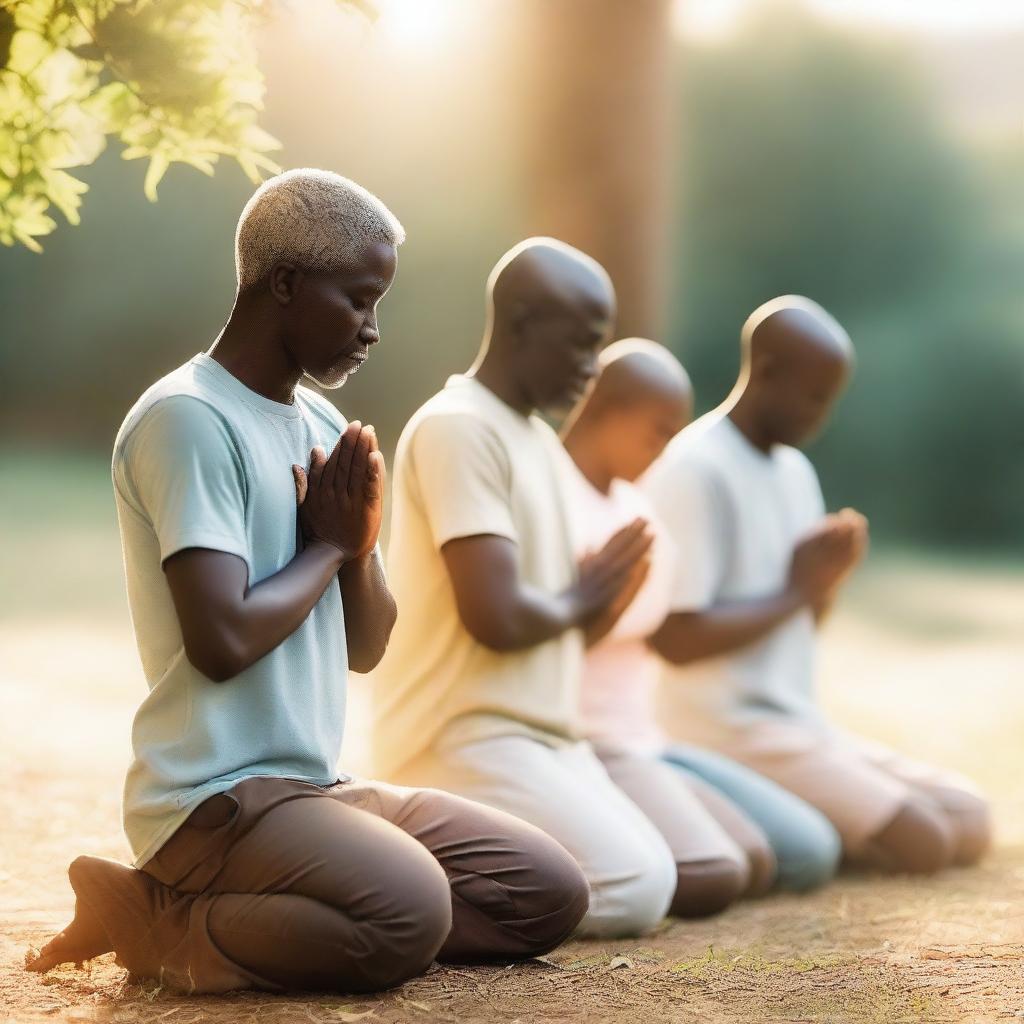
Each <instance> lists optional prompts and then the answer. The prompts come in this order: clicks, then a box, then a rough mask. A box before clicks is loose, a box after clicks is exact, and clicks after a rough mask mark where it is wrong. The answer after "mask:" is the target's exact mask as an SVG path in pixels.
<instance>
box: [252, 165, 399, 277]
mask: <svg viewBox="0 0 1024 1024" xmlns="http://www.w3.org/2000/svg"><path fill="white" fill-rule="evenodd" d="M404 241H405V228H403V227H402V225H401V223H400V222H399V220H398V218H397V217H396V216H395V215H394V214H393V213H392V212H391V211H390V210H389V209H388V208H387V207H386V206H385V205H384V204H383V203H382V202H381V201H380V200H379V199H378V198H377V197H376V196H375V195H374V194H373V193H372V192H368V191H367V190H366V189H365V188H363V187H362V186H361V185H357V184H356V183H355V182H354V181H350V180H349V179H348V178H343V177H342V176H341V175H340V174H335V173H334V172H333V171H320V170H316V169H314V168H311V167H301V168H297V169H296V170H293V171H285V172H284V174H278V175H276V176H275V177H273V178H269V179H268V180H267V181H265V182H264V183H263V184H262V185H260V187H259V188H258V189H256V191H255V192H254V193H253V195H252V198H251V199H250V200H249V202H247V203H246V204H245V209H244V210H242V215H241V216H240V217H239V218H238V227H237V229H236V231H235V273H236V275H237V277H238V290H239V291H245V289H247V288H251V287H252V286H253V285H254V284H256V283H258V282H259V281H261V280H262V279H263V277H264V275H266V273H267V272H268V271H269V270H270V268H271V267H272V266H273V265H274V264H275V263H277V262H280V261H286V262H290V263H294V264H295V265H296V266H297V267H300V268H301V269H303V270H309V271H324V270H334V269H340V268H342V267H345V266H347V265H349V264H350V263H351V262H352V259H353V257H356V256H357V255H358V252H359V249H360V248H361V247H362V246H364V245H366V244H367V243H372V242H383V243H385V244H387V245H394V246H399V245H401V244H402V242H404Z"/></svg>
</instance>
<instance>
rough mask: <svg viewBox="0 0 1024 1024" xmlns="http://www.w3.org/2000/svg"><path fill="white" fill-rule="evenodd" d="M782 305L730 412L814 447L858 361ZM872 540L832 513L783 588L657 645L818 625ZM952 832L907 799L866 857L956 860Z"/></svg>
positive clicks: (903, 866)
mask: <svg viewBox="0 0 1024 1024" xmlns="http://www.w3.org/2000/svg"><path fill="white" fill-rule="evenodd" d="M780 306H781V308H777V309H776V310H775V311H774V312H772V313H771V314H770V315H768V316H767V317H766V318H765V319H763V320H761V321H760V322H759V323H758V324H757V325H756V327H754V328H753V330H752V332H751V333H750V334H749V336H748V337H747V338H746V339H745V341H746V351H745V353H744V366H743V371H742V372H741V375H740V379H739V381H738V383H737V386H736V389H735V391H734V392H733V395H732V397H731V399H730V408H729V412H728V414H729V416H730V418H731V419H732V421H733V423H735V424H736V426H737V427H738V428H739V430H740V431H741V432H742V433H743V435H744V436H745V437H746V438H747V440H748V441H750V443H751V444H752V445H754V447H755V448H758V449H759V450H760V451H762V452H764V453H765V454H766V455H767V454H768V453H770V452H771V449H772V447H773V446H774V445H776V444H788V445H793V446H797V447H799V446H800V445H803V444H806V443H807V442H808V441H809V440H810V439H811V438H812V437H813V436H814V435H815V434H816V433H817V432H818V431H819V430H820V429H821V427H822V425H823V424H824V422H825V420H826V419H827V417H828V414H829V412H830V411H831V409H832V408H833V406H834V405H835V402H836V401H837V399H838V398H839V395H840V394H841V393H842V390H843V388H844V387H845V385H846V382H847V380H848V378H849V376H850V372H851V370H852V364H853V353H852V350H851V349H850V347H849V341H848V340H847V339H846V338H845V336H843V335H841V334H839V333H837V332H836V330H835V327H834V325H833V324H832V323H830V321H829V319H828V318H827V317H824V316H821V315H819V314H818V313H817V311H816V310H815V309H814V308H813V307H812V308H807V307H806V306H805V305H804V304H803V303H800V302H796V303H787V302H785V301H783V302H782V303H781V304H780ZM867 544H868V525H867V520H866V519H865V518H864V516H862V515H861V514H860V513H859V512H856V511H854V510H853V509H843V510H842V511H841V512H839V513H837V514H835V515H830V516H826V517H825V519H824V520H823V522H822V523H821V524H820V525H819V527H818V529H817V530H815V531H814V533H813V534H811V535H810V536H809V537H807V538H806V539H805V540H803V541H802V542H801V543H800V544H798V545H797V546H796V548H795V550H794V551H793V558H792V563H791V567H790V573H789V580H788V582H787V585H786V586H785V587H784V588H783V590H782V591H781V592H780V593H777V594H768V595H766V596H765V597H763V598H758V599H755V600H751V601H743V602H736V603H734V604H720V605H716V606H714V607H713V608H710V609H707V610H706V611H702V612H688V613H675V614H673V615H670V616H669V617H668V619H667V620H666V621H665V623H664V625H663V626H662V627H661V629H660V630H659V631H658V632H657V633H656V634H655V636H654V637H653V638H652V641H651V642H652V645H653V646H654V648H655V649H656V650H657V651H658V652H659V653H660V654H661V655H662V656H663V657H665V658H666V659H668V660H669V661H673V662H676V663H677V664H680V663H685V662H690V661H696V660H698V659H699V658H706V657H711V656H714V655H716V654H725V653H728V652H729V651H734V650H737V649H739V648H742V647H745V646H746V645H748V644H750V643H753V642H754V641H756V640H759V639H760V638H761V637H763V636H765V635H766V634H768V633H769V632H770V631H771V630H773V629H774V628H775V627H776V626H778V625H780V624H781V623H782V622H785V621H786V620H787V619H788V618H789V617H790V616H792V615H794V614H795V613H796V612H798V611H800V610H801V609H803V608H809V609H810V610H811V611H812V612H813V613H814V615H815V618H816V619H817V620H818V621H819V622H820V621H821V619H822V618H823V617H824V615H825V614H826V613H827V611H828V609H829V608H830V607H831V605H832V602H833V601H834V600H835V597H836V594H837V593H838V591H839V589H840V587H841V585H842V583H843V581H844V580H845V579H846V578H847V577H848V576H849V575H850V573H851V572H852V571H853V570H854V569H855V568H856V566H857V565H858V563H859V562H860V561H861V559H862V558H863V557H864V554H865V552H866V550H867ZM949 832H950V825H949V823H948V822H947V821H945V820H944V819H943V816H942V814H941V812H940V811H939V810H938V809H937V808H935V807H933V806H930V805H925V804H922V803H920V802H915V801H908V802H907V803H905V804H904V805H903V806H902V807H900V809H899V810H898V811H897V812H896V814H895V816H894V817H893V818H892V819H891V820H890V821H889V822H888V823H887V824H886V825H885V826H884V827H883V828H881V829H880V830H879V831H878V832H877V833H876V834H875V835H874V836H873V837H871V839H870V840H869V842H868V843H867V847H866V850H865V851H864V856H865V857H866V858H867V859H868V861H869V862H873V863H875V864H877V865H878V866H880V867H883V868H885V869H889V870H891V869H895V870H902V871H908V872H913V873H921V874H927V873H930V872H933V871H936V870H938V869H940V868H942V867H945V866H947V865H948V864H949V863H950V862H951V861H952V859H953V857H954V855H955V853H954V851H955V844H954V842H953V841H952V839H950V837H949ZM937 837H941V841H939V840H938V839H937Z"/></svg>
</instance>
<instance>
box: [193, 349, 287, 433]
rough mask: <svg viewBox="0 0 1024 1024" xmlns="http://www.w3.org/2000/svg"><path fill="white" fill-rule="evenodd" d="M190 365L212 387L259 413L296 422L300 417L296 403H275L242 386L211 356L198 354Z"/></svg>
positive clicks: (202, 353) (203, 353)
mask: <svg viewBox="0 0 1024 1024" xmlns="http://www.w3.org/2000/svg"><path fill="white" fill-rule="evenodd" d="M192 364H193V365H194V366H198V367H200V368H202V370H203V371H204V372H205V373H206V374H207V375H208V376H209V377H210V378H211V379H212V381H213V383H214V385H215V386H216V387H217V388H219V389H220V390H221V391H223V392H225V393H226V394H229V395H231V396H232V397H233V398H237V399H239V401H242V402H245V403H246V404H247V405H251V406H252V407H253V408H254V409H259V411H260V412H265V413H268V414H269V415H271V416H282V417H284V418H285V419H290V420H297V419H300V418H301V417H302V410H301V409H300V408H299V403H298V401H295V402H292V403H291V404H288V403H286V402H275V401H274V400H273V399H272V398H267V396H266V395H261V394H260V393H259V392H258V391H253V389H252V388H250V387H248V386H247V385H245V384H243V383H242V382H241V381H240V380H239V379H238V378H237V377H236V376H235V375H234V374H233V373H232V372H231V371H230V370H228V369H226V368H225V367H223V366H221V364H220V363H218V362H217V360H216V359H214V358H213V357H212V356H210V355H208V354H207V353H205V352H200V353H199V354H198V355H196V356H194V357H193V358H192Z"/></svg>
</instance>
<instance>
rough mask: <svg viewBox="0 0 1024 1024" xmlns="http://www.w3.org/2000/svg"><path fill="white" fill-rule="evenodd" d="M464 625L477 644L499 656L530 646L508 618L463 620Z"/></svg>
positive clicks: (471, 618) (472, 618)
mask: <svg viewBox="0 0 1024 1024" xmlns="http://www.w3.org/2000/svg"><path fill="white" fill-rule="evenodd" d="M463 625H464V626H465V627H466V631H467V632H468V633H469V635H470V636H471V637H472V638H473V639H474V640H476V642H477V643H479V644H482V645H483V646H484V647H486V648H487V649H488V650H491V651H494V652H496V653H497V654H511V653H512V652H514V651H521V650H523V648H524V647H529V646H530V644H529V643H528V642H527V641H526V640H525V638H524V637H523V636H522V635H521V634H520V632H519V631H518V630H517V629H516V628H515V624H514V623H513V622H511V621H510V620H509V619H507V618H503V617H497V616H496V617H494V618H483V617H470V618H468V619H463Z"/></svg>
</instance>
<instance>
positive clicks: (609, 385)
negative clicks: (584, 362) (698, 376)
mask: <svg viewBox="0 0 1024 1024" xmlns="http://www.w3.org/2000/svg"><path fill="white" fill-rule="evenodd" d="M598 367H599V371H600V372H599V374H598V378H597V381H596V383H595V385H594V388H593V390H592V391H591V393H590V395H589V397H588V399H587V405H588V406H589V407H590V408H591V409H593V410H594V411H595V412H597V413H601V412H603V411H604V410H606V409H616V408H622V407H624V406H628V405H634V404H636V403H639V402H648V401H656V402H657V401H664V402H668V403H674V404H676V405H679V406H682V405H684V404H686V403H692V401H693V386H692V385H691V384H690V377H689V375H688V374H687V372H686V371H685V370H684V369H683V367H682V364H681V363H680V362H679V360H678V359H676V357H675V356H674V355H672V353H671V352H669V350H668V349H667V348H665V347H664V346H663V345H659V344H658V343H657V342H654V341H648V340H647V339H646V338H623V339H622V340H621V341H616V342H613V343H612V344H611V345H609V346H608V347H607V348H606V349H605V350H604V351H603V352H602V353H601V355H600V356H599V357H598Z"/></svg>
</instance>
